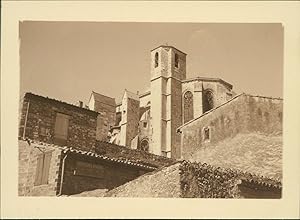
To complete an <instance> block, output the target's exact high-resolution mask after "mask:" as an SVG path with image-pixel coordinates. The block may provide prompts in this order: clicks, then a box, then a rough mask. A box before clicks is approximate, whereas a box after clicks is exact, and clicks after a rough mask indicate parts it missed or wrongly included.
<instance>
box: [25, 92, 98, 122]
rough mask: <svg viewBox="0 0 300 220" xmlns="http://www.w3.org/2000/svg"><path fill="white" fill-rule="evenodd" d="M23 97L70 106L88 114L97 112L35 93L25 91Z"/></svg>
mask: <svg viewBox="0 0 300 220" xmlns="http://www.w3.org/2000/svg"><path fill="white" fill-rule="evenodd" d="M24 98H25V99H29V100H31V99H35V100H40V101H44V102H49V103H54V104H59V105H63V106H66V107H69V108H72V109H74V110H76V111H82V112H86V113H90V114H93V115H96V116H97V115H98V114H99V113H98V112H96V111H93V110H90V109H87V108H83V107H79V106H77V105H73V104H70V103H67V102H64V101H60V100H57V99H54V98H49V97H44V96H41V95H36V94H33V93H31V92H27V93H26V94H25V96H24Z"/></svg>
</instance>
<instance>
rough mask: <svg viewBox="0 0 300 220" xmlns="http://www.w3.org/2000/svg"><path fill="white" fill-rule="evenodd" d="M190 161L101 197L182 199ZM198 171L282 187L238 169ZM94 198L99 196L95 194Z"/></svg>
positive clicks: (203, 166)
mask: <svg viewBox="0 0 300 220" xmlns="http://www.w3.org/2000/svg"><path fill="white" fill-rule="evenodd" d="M185 163H190V162H188V161H180V162H177V163H175V164H172V165H170V166H168V167H163V168H161V169H157V170H155V171H152V172H150V173H146V174H144V175H142V176H140V177H138V178H136V179H134V180H132V181H130V182H127V183H125V184H124V185H121V186H119V187H117V188H114V189H112V190H110V191H108V192H106V193H105V194H101V195H100V194H99V193H98V195H99V196H103V195H104V196H105V197H165V198H166V197H181V193H182V191H181V189H182V188H181V179H182V177H181V175H182V171H181V166H182V165H184V164H185ZM197 164H198V165H199V166H198V167H199V168H198V169H200V170H202V171H204V172H207V171H210V172H214V170H219V171H220V172H219V173H224V174H225V173H230V174H234V176H237V178H238V179H240V180H241V182H243V183H250V184H252V185H255V186H261V187H266V188H277V189H280V188H281V187H282V184H281V181H280V180H277V179H272V178H268V177H264V176H259V175H256V174H253V173H249V172H244V171H240V170H237V169H232V168H230V169H226V168H221V167H217V166H211V165H210V164H206V163H197ZM92 193H93V196H97V194H96V193H95V192H91V194H92Z"/></svg>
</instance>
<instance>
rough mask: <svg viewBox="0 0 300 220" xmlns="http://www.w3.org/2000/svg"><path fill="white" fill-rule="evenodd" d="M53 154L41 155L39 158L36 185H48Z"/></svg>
mask: <svg viewBox="0 0 300 220" xmlns="http://www.w3.org/2000/svg"><path fill="white" fill-rule="evenodd" d="M51 156H52V152H48V153H43V154H40V155H39V156H38V158H37V167H36V175H35V182H34V185H35V186H38V185H42V184H48V178H49V169H50V162H51Z"/></svg>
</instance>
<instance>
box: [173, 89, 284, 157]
mask: <svg viewBox="0 0 300 220" xmlns="http://www.w3.org/2000/svg"><path fill="white" fill-rule="evenodd" d="M282 108H283V102H282V99H273V98H268V97H260V96H251V95H246V94H241V95H239V96H236V97H235V98H233V99H231V100H230V101H228V102H227V103H225V104H223V105H221V106H219V107H217V108H215V109H213V110H212V111H209V112H207V113H205V114H203V115H201V116H200V117H198V118H196V119H194V120H192V121H190V122H188V123H186V124H184V125H183V126H182V127H180V128H179V129H178V130H179V132H181V135H182V143H181V146H182V157H183V158H186V157H188V156H187V155H190V154H191V153H192V152H195V151H197V150H198V149H199V148H201V147H209V146H210V145H216V144H217V143H218V142H220V141H222V140H224V139H225V138H229V137H234V136H235V135H237V134H238V133H256V132H258V133H263V134H267V135H274V134H275V135H281V134H282ZM206 129H208V130H207V133H206V134H205V132H206ZM206 135H207V136H206Z"/></svg>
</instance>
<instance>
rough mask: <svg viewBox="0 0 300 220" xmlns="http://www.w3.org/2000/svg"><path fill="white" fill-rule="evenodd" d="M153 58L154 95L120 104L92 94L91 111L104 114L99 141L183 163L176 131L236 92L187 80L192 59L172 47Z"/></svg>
mask: <svg viewBox="0 0 300 220" xmlns="http://www.w3.org/2000/svg"><path fill="white" fill-rule="evenodd" d="M150 56H151V69H150V74H151V79H150V81H151V82H150V90H149V91H146V92H145V93H143V94H136V93H132V92H130V91H128V90H125V91H124V94H123V97H122V101H121V103H117V104H115V100H114V99H113V98H110V97H106V96H103V95H101V94H98V93H96V92H94V91H93V92H92V94H91V96H90V100H89V103H88V106H89V109H90V110H94V111H97V112H99V116H98V122H97V124H98V125H97V140H101V141H109V142H111V143H114V144H117V145H123V146H127V147H130V148H132V149H140V150H144V151H148V152H150V153H153V154H156V155H161V156H166V157H172V158H180V157H181V137H180V134H178V133H177V132H176V131H177V128H178V127H180V126H181V125H183V124H184V123H186V122H188V121H190V120H192V119H194V118H197V117H199V116H200V115H202V114H203V113H205V112H207V111H209V110H211V109H212V108H214V107H216V106H219V105H221V104H222V103H225V102H226V101H228V100H229V99H231V98H232V97H233V96H234V95H235V94H234V92H233V90H232V87H233V86H232V85H231V84H230V83H228V82H226V81H224V80H222V79H219V78H206V77H196V78H191V79H187V77H186V75H187V72H186V66H187V65H186V56H187V54H185V53H184V52H182V51H180V50H179V49H177V48H175V47H173V46H164V45H163V46H159V47H157V48H154V49H152V50H151V53H150ZM114 105H115V107H113V106H114ZM106 134H107V135H106Z"/></svg>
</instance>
